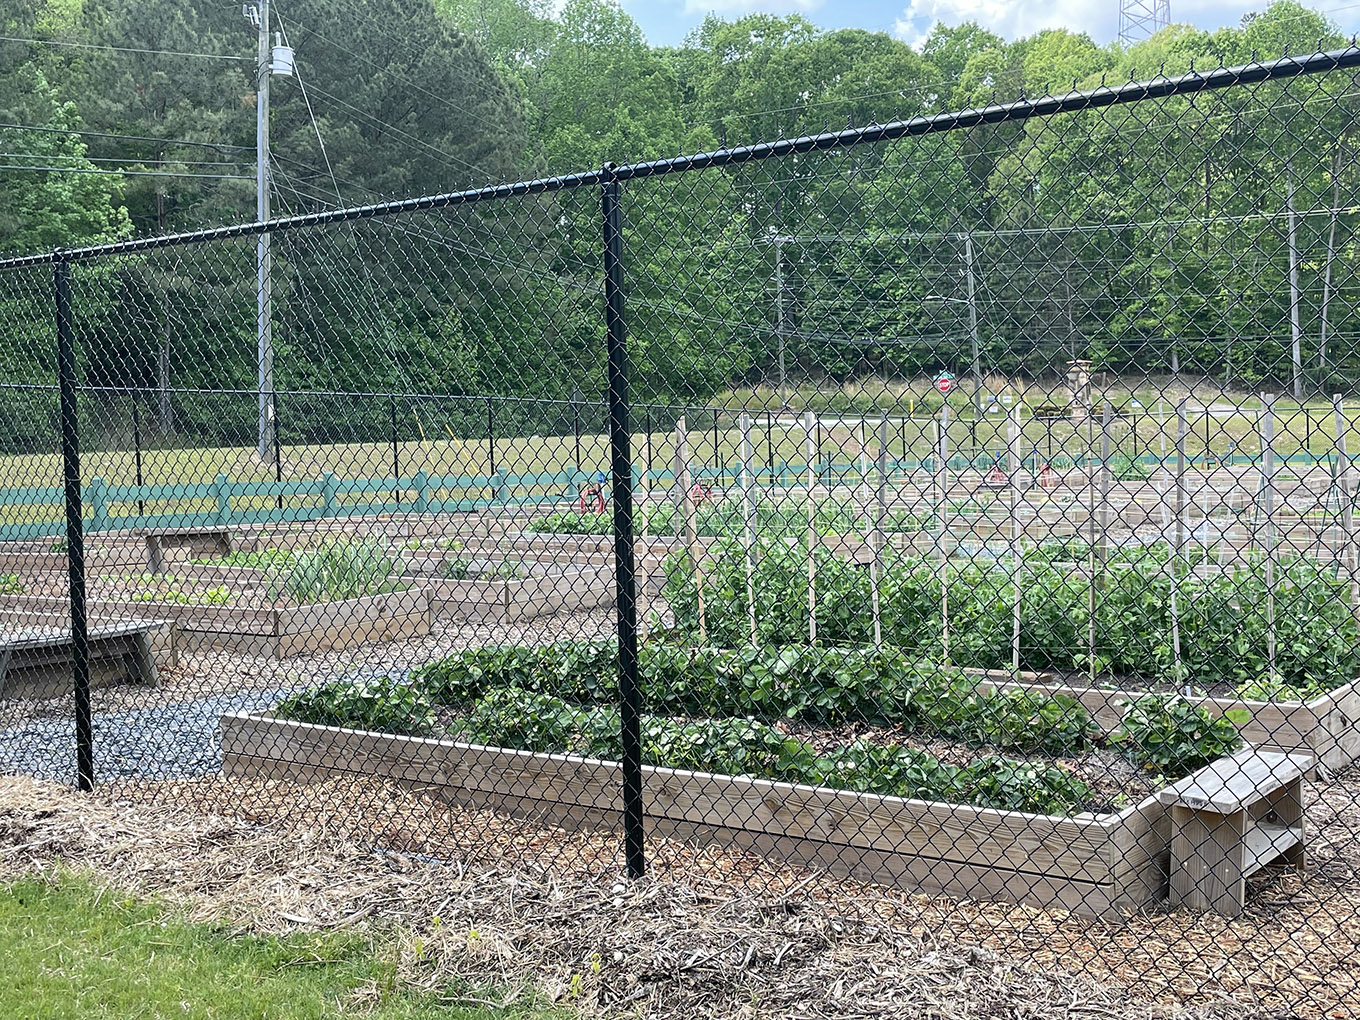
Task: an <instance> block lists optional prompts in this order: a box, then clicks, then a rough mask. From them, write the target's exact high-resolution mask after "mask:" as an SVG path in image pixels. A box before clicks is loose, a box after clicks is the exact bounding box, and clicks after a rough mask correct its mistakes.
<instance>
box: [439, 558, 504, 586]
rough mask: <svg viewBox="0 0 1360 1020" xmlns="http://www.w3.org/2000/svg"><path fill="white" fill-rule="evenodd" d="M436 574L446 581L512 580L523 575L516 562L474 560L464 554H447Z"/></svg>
mask: <svg viewBox="0 0 1360 1020" xmlns="http://www.w3.org/2000/svg"><path fill="white" fill-rule="evenodd" d="M438 574H439V576H440V577H442V578H444V579H445V580H447V581H470V580H502V581H513V580H517V579H518V578H521V577H523V576H524V572H523V570H522V569H521V568H520V565H519V564H518V563H513V562H511V561H510V560H501V561H500V562H498V563H493V562H491V561H490V560H484V559H483V560H475V559H471V558H468V557H465V556H449V557H447V558H445V559H444V560H443V561H442V562H441V563H440V564H439V570H438Z"/></svg>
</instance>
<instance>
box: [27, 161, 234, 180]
mask: <svg viewBox="0 0 1360 1020" xmlns="http://www.w3.org/2000/svg"><path fill="white" fill-rule="evenodd" d="M0 170H36V171H42V172H46V173H61V174H105V175H108V176H110V177H192V178H197V179H200V180H213V181H253V180H254V179H255V178H254V177H247V176H245V175H244V174H177V173H171V172H169V171H159V170H157V171H152V170H100V169H98V168H95V167H74V166H18V165H10V164H0Z"/></svg>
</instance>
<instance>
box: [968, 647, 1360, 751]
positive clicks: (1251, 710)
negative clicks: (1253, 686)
mask: <svg viewBox="0 0 1360 1020" xmlns="http://www.w3.org/2000/svg"><path fill="white" fill-rule="evenodd" d="M979 673H980V674H981V675H982V676H984V677H985V678H986V679H987V681H988V683H989V684H995V685H996V687H997V688H1000V689H1003V690H1014V689H1024V690H1029V691H1033V692H1035V693H1039V694H1047V695H1056V694H1061V695H1066V696H1068V697H1071V698H1075V699H1076V700H1077V701H1079V702H1080V703H1081V705H1082V707H1084V708H1085V709H1086V711H1087V712H1089V713H1090V714H1091V717H1092V718H1093V719H1095V720H1096V722H1097V723H1098V724H1100V725H1102V726H1106V727H1113V726H1116V725H1118V722H1119V716H1120V712H1121V709H1120V705H1121V703H1123V702H1127V701H1129V700H1130V699H1132V698H1137V697H1139V696H1140V695H1141V694H1144V693H1146V692H1142V691H1133V690H1129V691H1125V690H1117V689H1108V688H1096V687H1090V686H1087V685H1072V684H1063V683H1055V682H1053V678H1052V677H1046V676H1044V675H1043V674H1027V675H1024V676H1022V678H1021V679H1019V680H1017V679H1015V678H1014V677H1013V676H1012V675H1011V674H1010V673H1008V672H1003V671H999V670H987V671H979ZM1190 700H1192V701H1193V702H1194V703H1195V704H1197V705H1202V706H1204V708H1206V709H1207V710H1208V711H1209V712H1211V713H1212V714H1213V715H1214V716H1215V717H1222V716H1225V715H1228V714H1229V713H1233V714H1235V715H1237V717H1238V718H1239V719H1243V721H1240V722H1238V723H1237V724H1236V725H1237V729H1238V731H1239V732H1240V733H1241V734H1242V736H1243V738H1244V739H1245V740H1247V741H1249V742H1251V743H1252V744H1254V745H1256V746H1258V747H1262V748H1269V749H1273V750H1279V751H1285V752H1289V753H1292V754H1306V755H1309V756H1311V757H1312V758H1313V759H1314V760H1315V761H1316V763H1317V764H1319V765H1322V766H1324V767H1326V768H1329V769H1340V768H1344V767H1345V766H1347V765H1349V764H1350V763H1351V762H1353V761H1356V760H1357V759H1360V680H1352V681H1351V682H1350V683H1348V684H1343V685H1341V686H1340V687H1337V688H1335V689H1334V690H1331V691H1328V692H1327V693H1325V694H1320V695H1318V696H1317V697H1315V698H1313V699H1311V700H1308V701H1303V700H1300V699H1297V698H1296V699H1281V700H1275V701H1261V700H1257V699H1251V698H1232V697H1212V696H1209V695H1205V694H1192V695H1191V697H1190ZM1244 714H1245V716H1246V717H1245V718H1244Z"/></svg>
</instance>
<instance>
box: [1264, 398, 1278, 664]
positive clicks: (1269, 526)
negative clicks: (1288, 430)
mask: <svg viewBox="0 0 1360 1020" xmlns="http://www.w3.org/2000/svg"><path fill="white" fill-rule="evenodd" d="M1261 402H1262V403H1263V404H1264V405H1265V410H1264V412H1263V413H1262V415H1261V501H1262V504H1263V506H1264V509H1265V515H1266V520H1265V547H1266V548H1265V554H1266V664H1267V669H1268V670H1269V678H1270V682H1271V683H1272V684H1273V683H1274V682H1275V679H1276V672H1275V658H1276V655H1275V394H1273V393H1263V394H1262V395H1261Z"/></svg>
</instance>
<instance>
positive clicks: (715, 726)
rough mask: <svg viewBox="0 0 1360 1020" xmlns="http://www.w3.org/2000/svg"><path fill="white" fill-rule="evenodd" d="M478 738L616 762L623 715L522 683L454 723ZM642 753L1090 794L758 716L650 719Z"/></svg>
mask: <svg viewBox="0 0 1360 1020" xmlns="http://www.w3.org/2000/svg"><path fill="white" fill-rule="evenodd" d="M455 729H456V732H457V735H458V736H459V737H460V738H462V739H466V740H470V741H472V742H474V743H485V744H488V745H493V746H498V747H511V748H516V749H520V750H529V751H535V752H538V753H555V752H556V753H560V752H574V753H579V754H585V755H588V756H590V757H598V758H603V759H605V760H615V761H616V760H618V758H619V757H620V756H621V750H622V749H621V746H620V743H619V714H618V712H617V711H615V710H613V709H593V708H587V709H580V708H573V707H572V706H570V705H568V704H567V703H566V702H565V701H563V700H561V699H560V698H555V697H553V696H551V695H547V694H535V693H531V692H528V691H524V690H520V689H518V688H502V689H498V690H495V691H491V692H488V693H487V694H486V695H484V696H483V697H482V698H480V699H479V700H478V701H476V702H475V703H474V704H473V705H472V706H471V708H470V709H469V711H468V712H467V713H466V715H464V716H463V717H462V718H461V719H460V720H459V721H458V722H457V723H456V724H455ZM642 760H643V762H644V764H648V765H656V766H661V767H665V768H676V769H685V770H690V771H697V772H710V773H715V774H719V775H735V776H751V777H754V778H759V779H772V780H780V781H784V782H792V783H813V784H817V785H821V786H830V787H834V788H837V789H845V790H855V791H858V792H862V793H876V794H886V795H890V796H897V797H911V798H916V799H922V800H938V801H945V802H949V803H959V804H976V805H978V806H980V807H996V808H1004V809H1007V810H1014V811H1036V812H1040V813H1045V814H1067V813H1070V812H1071V811H1073V810H1075V809H1076V808H1077V807H1079V806H1080V805H1081V804H1082V803H1084V802H1085V801H1087V800H1089V799H1090V797H1091V796H1092V791H1091V789H1090V787H1088V786H1087V785H1086V784H1085V783H1083V782H1082V781H1081V780H1079V779H1076V778H1075V777H1073V776H1072V775H1070V774H1069V773H1067V772H1065V771H1064V770H1062V769H1060V768H1056V767H1051V766H1050V767H1045V766H1042V765H1033V764H1030V763H1027V762H1023V761H1014V760H1011V759H1008V758H999V757H994V756H987V757H982V758H978V759H976V760H975V761H974V762H972V763H970V764H969V765H968V766H966V767H962V768H960V767H959V766H956V765H949V764H946V763H944V762H942V761H940V760H939V759H937V758H935V757H934V756H933V755H930V754H928V753H926V752H925V751H920V750H916V749H914V748H910V747H903V746H899V745H895V744H876V743H873V742H871V741H867V740H856V741H854V742H852V743H850V744H848V745H845V746H841V747H836V748H832V749H830V750H827V751H826V752H824V753H823V754H821V755H819V754H817V752H816V751H815V750H814V749H813V747H812V746H811V745H810V744H808V743H805V742H804V741H801V740H798V739H796V738H794V737H790V736H788V735H786V734H784V733H782V732H780V731H779V730H778V729H777V728H775V727H772V726H769V725H767V724H765V723H762V722H758V721H757V720H754V719H741V718H737V719H700V720H677V719H672V718H667V717H663V716H646V717H644V718H643V721H642Z"/></svg>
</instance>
